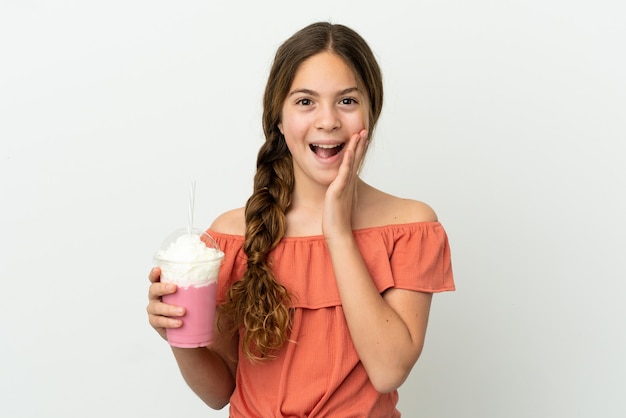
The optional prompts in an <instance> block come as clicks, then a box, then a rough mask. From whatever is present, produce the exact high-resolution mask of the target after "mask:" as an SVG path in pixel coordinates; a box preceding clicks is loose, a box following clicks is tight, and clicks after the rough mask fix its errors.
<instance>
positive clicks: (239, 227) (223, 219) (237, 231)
mask: <svg viewBox="0 0 626 418" xmlns="http://www.w3.org/2000/svg"><path fill="white" fill-rule="evenodd" d="M244 211H245V208H237V209H232V210H229V211H228V212H224V213H222V214H221V215H220V216H218V217H217V218H216V219H215V220H214V221H213V223H212V224H211V229H212V230H213V231H215V232H221V233H222V234H229V235H244V234H245V232H246V219H245V213H244Z"/></svg>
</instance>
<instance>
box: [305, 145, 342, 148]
mask: <svg viewBox="0 0 626 418" xmlns="http://www.w3.org/2000/svg"><path fill="white" fill-rule="evenodd" d="M311 145H312V146H314V147H318V148H324V149H331V148H336V147H340V146H341V144H335V145H326V144H311Z"/></svg>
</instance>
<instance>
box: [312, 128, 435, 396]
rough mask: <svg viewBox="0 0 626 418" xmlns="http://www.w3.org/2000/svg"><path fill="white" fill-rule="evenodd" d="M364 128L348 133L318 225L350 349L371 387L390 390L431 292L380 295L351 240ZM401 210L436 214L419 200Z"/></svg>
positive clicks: (413, 350)
mask: <svg viewBox="0 0 626 418" xmlns="http://www.w3.org/2000/svg"><path fill="white" fill-rule="evenodd" d="M365 134H366V133H365V132H364V131H363V132H361V133H359V134H357V135H355V136H353V138H352V139H351V141H350V143H349V145H348V147H347V149H346V153H345V155H344V159H343V162H342V165H341V167H340V169H339V173H338V175H337V178H336V179H335V180H334V181H333V183H332V184H331V185H330V186H329V188H328V190H327V193H326V199H325V205H324V217H323V222H322V230H323V233H324V237H325V240H326V244H327V246H328V250H329V252H330V256H331V260H332V264H333V269H334V272H335V276H336V280H337V287H338V289H339V295H340V297H341V302H342V306H343V309H344V314H345V317H346V322H347V324H348V328H349V330H350V336H351V337H352V341H353V342H354V346H355V348H356V351H357V353H358V354H359V358H360V359H361V362H362V363H363V366H364V367H365V370H366V371H367V374H368V376H369V378H370V381H371V382H372V384H373V385H374V387H375V388H376V390H378V391H379V392H390V391H393V390H395V389H397V388H398V387H399V386H400V385H401V384H402V383H403V382H404V381H405V379H406V378H407V376H408V375H409V373H410V371H411V369H412V367H413V365H414V364H415V362H416V361H417V359H418V357H419V355H420V353H421V351H422V347H423V344H424V336H425V334H426V326H427V323H428V314H429V311H430V302H431V298H432V295H431V294H429V293H420V292H413V291H409V290H402V289H389V290H387V291H386V292H385V293H384V295H381V294H380V293H379V292H378V289H377V288H376V286H375V284H374V282H373V280H372V278H371V276H370V274H369V271H368V270H367V267H366V265H365V263H364V261H363V258H362V256H361V253H360V252H359V249H358V247H357V245H356V242H355V240H354V236H353V233H352V213H353V209H354V206H355V205H354V204H353V200H354V199H355V195H356V194H355V190H356V187H357V185H358V184H359V182H360V180H359V178H358V176H357V169H358V166H359V164H360V162H361V160H362V158H363V155H364V152H365V148H366V146H367V141H366V139H365ZM416 209H418V210H416ZM401 212H402V218H403V219H404V220H406V221H416V220H422V221H426V220H436V216H435V214H434V212H432V210H430V208H425V207H423V206H420V207H419V208H417V207H415V206H414V205H406V206H403V208H402V209H401Z"/></svg>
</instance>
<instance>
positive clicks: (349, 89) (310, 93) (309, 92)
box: [288, 87, 359, 97]
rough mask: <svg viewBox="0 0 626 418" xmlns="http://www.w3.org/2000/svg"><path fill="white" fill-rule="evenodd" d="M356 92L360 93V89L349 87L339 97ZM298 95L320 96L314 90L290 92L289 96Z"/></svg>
mask: <svg viewBox="0 0 626 418" xmlns="http://www.w3.org/2000/svg"><path fill="white" fill-rule="evenodd" d="M354 91H357V92H358V91H359V89H358V87H348V88H347V89H343V90H341V91H340V92H339V93H338V94H337V96H342V95H344V94H348V93H352V92H354ZM298 93H303V94H308V95H309V96H315V97H317V96H319V94H318V93H317V92H315V91H313V90H309V89H296V90H293V91H291V92H289V95H288V96H293V95H294V94H298Z"/></svg>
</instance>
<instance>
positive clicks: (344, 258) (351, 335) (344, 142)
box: [147, 23, 454, 418]
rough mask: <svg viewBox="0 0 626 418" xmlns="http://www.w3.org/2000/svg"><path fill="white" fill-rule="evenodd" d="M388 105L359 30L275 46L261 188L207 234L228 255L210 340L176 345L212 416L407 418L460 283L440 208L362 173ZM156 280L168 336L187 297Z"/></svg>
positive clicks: (313, 31) (323, 27) (317, 33)
mask: <svg viewBox="0 0 626 418" xmlns="http://www.w3.org/2000/svg"><path fill="white" fill-rule="evenodd" d="M382 103H383V86H382V77H381V73H380V69H379V66H378V64H377V62H376V60H375V58H374V55H373V53H372V51H371V50H370V48H369V47H368V45H367V44H366V43H365V41H364V40H363V39H362V38H361V37H360V36H359V35H358V34H357V33H355V32H354V31H353V30H351V29H349V28H347V27H345V26H342V25H333V24H329V23H316V24H312V25H310V26H307V27H305V28H304V29H302V30H300V31H298V32H297V33H296V34H294V35H293V36H292V37H291V38H289V39H288V40H287V41H286V42H285V43H284V44H283V45H282V46H281V47H280V48H279V49H278V51H277V53H276V57H275V60H274V63H273V66H272V68H271V71H270V74H269V79H268V82H267V85H266V89H265V94H264V101H263V108H264V109H263V129H264V133H265V138H266V141H265V143H264V144H263V146H262V147H261V149H260V151H259V154H258V159H257V172H256V175H255V178H254V191H253V193H252V195H251V196H250V198H249V199H248V201H247V203H246V206H245V207H244V208H240V209H235V210H232V211H230V212H227V213H225V214H223V215H221V216H219V217H218V218H217V219H216V220H215V221H214V223H213V224H212V225H211V227H210V228H209V231H208V232H209V234H210V235H212V236H213V237H214V238H215V240H216V241H217V243H218V244H219V245H220V247H221V249H222V250H223V251H224V253H225V254H226V256H225V259H224V263H223V265H222V267H221V270H220V276H219V284H218V286H219V291H218V306H219V311H218V312H219V314H218V320H217V323H216V328H215V331H214V341H213V343H212V345H211V346H210V347H207V348H194V349H189V348H175V347H172V350H173V352H174V356H175V358H176V361H177V362H178V366H179V367H180V370H181V372H182V375H183V376H184V378H185V380H186V382H187V383H188V384H189V386H190V387H191V388H192V389H193V390H194V391H195V393H196V394H197V395H198V396H199V397H200V398H201V399H203V400H204V401H205V402H206V403H207V404H208V405H209V406H211V407H213V408H222V407H224V406H225V405H227V404H229V403H230V416H231V417H264V418H267V417H304V416H307V417H328V416H330V417H399V416H400V412H399V411H398V410H397V409H396V404H397V401H398V393H397V389H398V387H399V386H400V385H401V384H402V383H403V382H404V381H405V379H406V378H407V376H408V375H409V372H410V371H411V368H412V367H413V365H414V364H415V362H416V361H417V359H418V357H419V355H420V353H421V351H422V347H423V344H424V336H425V333H426V325H427V322H428V314H429V310H430V304H431V298H432V293H433V292H440V291H446V290H453V289H454V282H453V278H452V269H451V262H450V251H449V245H448V240H447V236H446V233H445V231H444V229H443V227H442V226H441V224H440V223H439V222H438V221H437V217H436V215H435V213H434V211H433V210H432V209H431V208H430V207H429V206H427V205H426V204H424V203H421V202H418V201H414V200H408V199H401V198H398V197H395V196H391V195H389V194H386V193H384V192H382V191H380V190H377V189H375V188H374V187H372V186H370V185H368V184H366V183H365V182H364V181H363V180H362V179H361V178H360V177H359V168H360V165H361V163H362V161H363V158H364V156H365V153H366V150H367V147H368V143H369V138H370V137H371V133H372V132H373V131H374V127H375V125H376V122H377V120H378V117H379V115H380V112H381V108H382ZM159 274H160V271H159V269H158V268H154V269H153V270H152V271H151V272H150V276H149V278H150V281H151V282H152V284H151V285H150V290H149V304H148V308H147V310H148V314H149V320H150V324H151V325H152V327H154V328H155V329H156V330H157V331H158V332H159V334H160V335H161V336H162V337H163V338H165V329H166V328H175V327H179V326H181V324H182V321H184V316H183V315H184V310H183V309H182V308H181V307H177V306H172V305H166V304H164V303H163V302H162V301H161V297H162V296H163V295H166V294H169V293H173V292H175V291H176V288H175V286H173V285H169V284H165V283H160V282H159ZM180 316H183V317H182V319H181V318H177V317H180Z"/></svg>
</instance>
